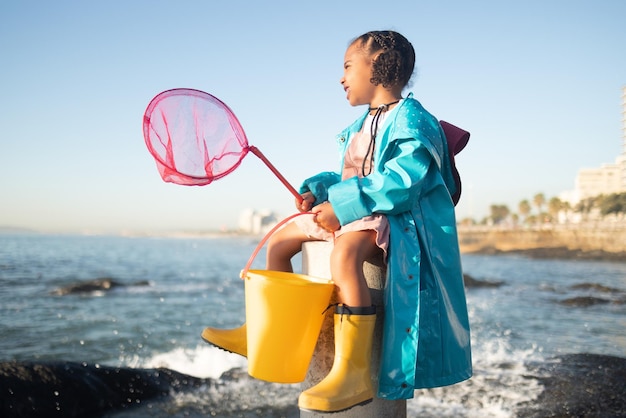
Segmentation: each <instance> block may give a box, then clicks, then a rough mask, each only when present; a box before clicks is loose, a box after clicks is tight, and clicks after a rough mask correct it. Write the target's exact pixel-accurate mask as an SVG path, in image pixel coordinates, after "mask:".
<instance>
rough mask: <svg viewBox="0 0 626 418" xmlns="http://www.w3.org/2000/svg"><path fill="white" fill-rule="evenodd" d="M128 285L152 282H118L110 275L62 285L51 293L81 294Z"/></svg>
mask: <svg viewBox="0 0 626 418" xmlns="http://www.w3.org/2000/svg"><path fill="white" fill-rule="evenodd" d="M127 286H150V282H148V281H147V280H140V281H138V282H134V283H131V284H125V283H121V282H118V281H117V280H114V279H111V278H109V277H103V278H100V279H95V280H88V281H83V282H78V283H73V284H70V285H67V286H63V287H60V288H58V289H55V290H53V291H52V292H51V293H52V294H53V295H59V296H63V295H73V294H81V293H92V292H99V291H109V290H111V289H114V288H117V287H127Z"/></svg>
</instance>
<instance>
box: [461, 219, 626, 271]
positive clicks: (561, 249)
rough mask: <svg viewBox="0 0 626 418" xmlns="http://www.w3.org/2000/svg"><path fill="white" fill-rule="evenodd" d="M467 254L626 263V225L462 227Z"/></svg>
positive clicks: (462, 241)
mask: <svg viewBox="0 0 626 418" xmlns="http://www.w3.org/2000/svg"><path fill="white" fill-rule="evenodd" d="M459 245H460V248H461V252H462V253H467V254H490V255H498V254H520V255H524V256H527V257H531V258H558V259H567V260H602V261H612V262H626V227H616V226H612V227H606V226H605V227H597V228H596V227H592V226H587V227H579V228H572V227H568V228H565V227H560V228H557V227H552V228H543V229H517V228H507V229H501V228H495V227H494V228H487V227H482V228H459Z"/></svg>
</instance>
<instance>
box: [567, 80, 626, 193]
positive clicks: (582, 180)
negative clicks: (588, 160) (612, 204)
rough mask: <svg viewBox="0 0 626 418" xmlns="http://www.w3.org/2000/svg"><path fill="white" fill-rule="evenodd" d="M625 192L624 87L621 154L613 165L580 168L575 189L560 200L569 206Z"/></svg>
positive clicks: (625, 122) (625, 109)
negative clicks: (591, 198)
mask: <svg viewBox="0 0 626 418" xmlns="http://www.w3.org/2000/svg"><path fill="white" fill-rule="evenodd" d="M624 192H626V87H624V88H623V89H622V152H621V154H620V155H619V156H618V157H617V158H616V159H615V163H613V164H610V163H607V164H602V165H601V166H600V167H598V168H582V169H580V170H579V171H578V175H577V176H576V189H575V190H573V191H570V192H564V193H562V194H561V196H560V198H561V200H563V201H567V202H569V203H570V205H575V204H577V203H578V202H580V201H581V200H584V199H588V198H590V197H595V196H599V195H601V194H613V193H624Z"/></svg>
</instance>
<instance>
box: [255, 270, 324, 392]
mask: <svg viewBox="0 0 626 418" xmlns="http://www.w3.org/2000/svg"><path fill="white" fill-rule="evenodd" d="M243 278H244V279H245V294H246V324H247V333H248V335H247V337H248V374H250V376H252V377H255V378H257V379H261V380H266V381H268V382H275V383H298V382H302V381H303V380H304V378H305V377H306V372H307V369H308V368H309V363H310V361H311V357H312V356H313V351H314V350H315V344H316V343H317V338H318V336H319V333H320V330H321V328H322V321H323V319H324V310H325V309H326V308H327V307H328V304H329V303H330V298H331V295H332V292H333V287H334V284H333V282H332V281H331V280H329V279H319V278H315V277H311V276H307V275H303V274H295V273H285V272H281V271H271V270H248V271H247V273H246V274H245V277H243Z"/></svg>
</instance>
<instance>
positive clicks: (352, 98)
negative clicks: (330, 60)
mask: <svg viewBox="0 0 626 418" xmlns="http://www.w3.org/2000/svg"><path fill="white" fill-rule="evenodd" d="M372 62H373V57H372V56H371V55H369V54H368V53H367V51H366V50H365V49H364V48H363V47H362V45H361V44H352V45H350V46H349V47H348V49H347V50H346V55H345V56H344V62H343V77H342V78H341V85H342V86H343V89H344V91H345V92H346V98H347V99H348V101H349V102H350V104H351V105H352V106H359V105H365V104H367V105H369V104H370V103H371V102H372V100H373V99H374V94H375V92H376V86H375V85H373V84H372V83H371V82H370V79H371V78H372Z"/></svg>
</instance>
